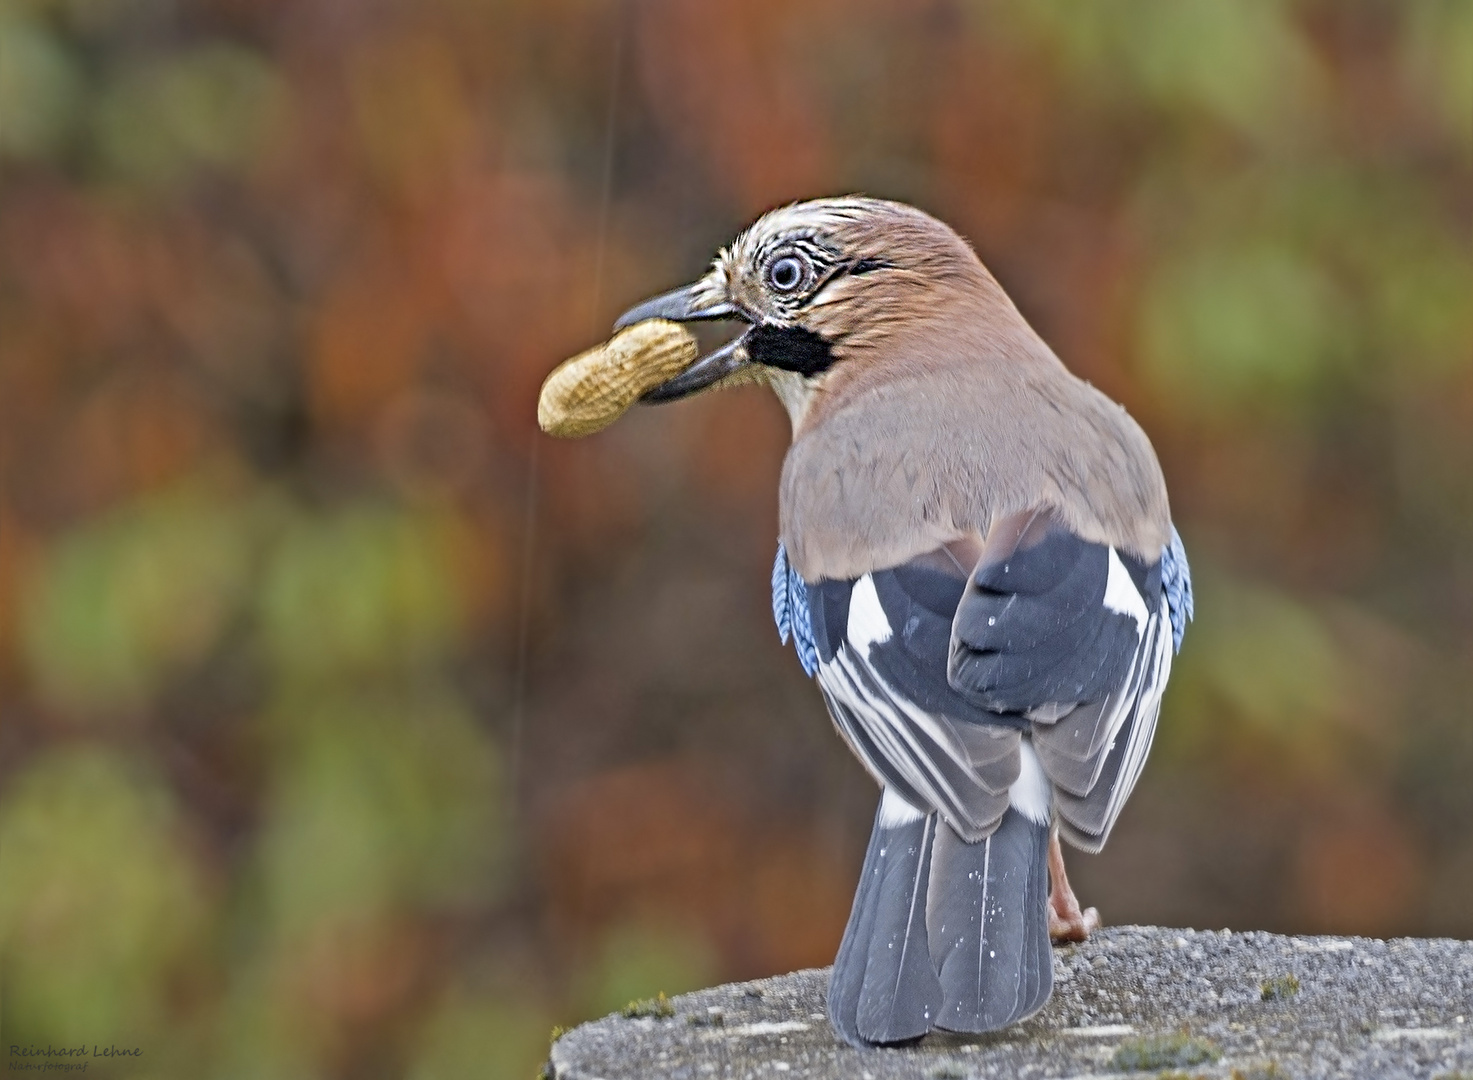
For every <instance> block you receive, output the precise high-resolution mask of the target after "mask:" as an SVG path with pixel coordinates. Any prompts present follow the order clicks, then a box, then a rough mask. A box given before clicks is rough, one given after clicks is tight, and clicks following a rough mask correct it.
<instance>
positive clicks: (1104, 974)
mask: <svg viewBox="0 0 1473 1080" xmlns="http://www.w3.org/2000/svg"><path fill="white" fill-rule="evenodd" d="M1470 902H1473V900H1470ZM1054 978H1055V985H1054V996H1053V998H1052V1000H1050V1002H1049V1003H1048V1005H1047V1006H1045V1007H1044V1009H1043V1011H1042V1012H1040V1013H1039V1014H1038V1015H1037V1016H1035V1017H1033V1018H1032V1019H1031V1020H1028V1021H1025V1022H1024V1023H1022V1024H1019V1025H1017V1026H1015V1027H1013V1028H1010V1029H1008V1030H1006V1031H1001V1032H996V1033H993V1034H991V1035H986V1036H965V1037H963V1036H953V1035H941V1034H938V1035H931V1036H928V1037H927V1038H926V1039H924V1040H923V1041H921V1042H920V1043H919V1044H918V1045H915V1046H912V1047H906V1048H902V1049H881V1050H869V1051H861V1050H855V1049H852V1048H850V1047H848V1046H845V1045H843V1044H841V1043H839V1042H838V1040H837V1039H836V1038H835V1036H834V1034H833V1031H832V1030H831V1029H830V1027H829V1024H828V1021H827V1020H826V1019H825V1017H824V1011H823V1009H824V1005H823V1002H824V994H825V991H826V989H827V986H828V971H827V969H823V970H810V971H799V972H795V973H793V974H791V975H782V976H779V977H777V978H772V979H762V980H759V981H757V982H751V983H737V984H733V985H729V986H718V987H715V988H714V989H711V990H701V991H697V992H696V993H693V994H684V995H681V996H679V997H676V998H672V999H671V1000H670V1002H669V1003H668V1006H667V1007H663V1008H656V1009H654V1010H648V1009H647V1010H645V1011H660V1012H673V1015H669V1016H654V1015H647V1016H641V1017H635V1018H626V1017H624V1016H621V1015H617V1014H616V1015H614V1016H609V1017H605V1018H604V1019H602V1020H597V1021H594V1022H593V1023H589V1024H584V1025H582V1026H581V1027H578V1028H576V1029H574V1030H573V1031H570V1032H568V1033H567V1034H566V1035H564V1036H562V1037H561V1038H560V1039H558V1040H557V1042H556V1043H555V1044H554V1045H553V1047H552V1056H551V1060H550V1061H549V1063H548V1066H547V1068H546V1070H545V1073H544V1075H546V1076H549V1077H554V1078H556V1080H626V1078H634V1077H639V1078H645V1077H651V1078H653V1077H671V1078H682V1080H702V1078H705V1077H711V1078H718V1077H720V1078H725V1077H732V1078H743V1080H746V1078H750V1080H796V1078H798V1077H812V1078H835V1080H839V1078H842V1080H892V1078H901V1077H904V1078H907V1080H908V1078H917V1080H962V1078H970V1077H1019V1078H1034V1077H1039V1078H1042V1077H1078V1078H1084V1077H1100V1078H1107V1077H1108V1078H1109V1080H1125V1078H1129V1077H1160V1076H1163V1075H1164V1076H1167V1077H1171V1078H1172V1080H1185V1078H1195V1077H1198V1076H1202V1077H1211V1078H1214V1080H1217V1078H1221V1080H1230V1078H1231V1080H1283V1078H1290V1077H1292V1078H1296V1080H1309V1078H1331V1077H1368V1078H1369V1077H1374V1078H1377V1080H1402V1078H1410V1077H1416V1078H1429V1080H1431V1078H1448V1080H1473V942H1465V941H1449V940H1421V939H1403V940H1396V941H1378V940H1372V939H1367V938H1293V937H1281V936H1278V935H1274V934H1267V933H1262V932H1247V933H1230V932H1229V931H1226V930H1222V931H1210V930H1209V931H1192V930H1169V929H1160V928H1156V927H1137V926H1124V927H1116V928H1112V929H1106V930H1104V931H1101V932H1099V933H1097V934H1096V935H1095V937H1094V938H1093V939H1092V940H1090V941H1089V942H1087V943H1085V944H1083V945H1079V946H1072V947H1067V948H1061V949H1055V950H1054ZM1296 980H1297V988H1296V982H1295V981H1296Z"/></svg>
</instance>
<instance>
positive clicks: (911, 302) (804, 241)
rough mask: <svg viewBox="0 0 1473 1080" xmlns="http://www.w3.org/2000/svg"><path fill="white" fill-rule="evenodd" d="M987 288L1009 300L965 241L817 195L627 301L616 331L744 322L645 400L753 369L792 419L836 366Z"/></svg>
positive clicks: (865, 205)
mask: <svg viewBox="0 0 1473 1080" xmlns="http://www.w3.org/2000/svg"><path fill="white" fill-rule="evenodd" d="M994 294H995V297H997V298H1001V301H1002V303H1004V304H1007V299H1006V297H1005V296H1003V295H1002V291H1001V289H1000V288H998V286H997V284H996V283H995V282H994V281H993V280H992V277H991V276H990V275H989V274H988V273H987V271H986V269H984V268H983V266H982V263H981V262H980V261H979V260H978V258H977V256H976V254H975V253H974V252H973V251H972V249H971V247H970V246H969V245H968V244H967V242H966V241H965V240H963V239H962V238H961V237H960V236H958V235H957V234H956V233H955V232H954V231H953V230H952V229H951V228H950V227H948V226H947V225H945V224H943V223H942V222H940V221H937V220H936V219H935V218H933V217H931V216H930V215H929V214H925V213H923V212H921V211H920V210H917V209H915V208H914V207H911V206H906V205H905V204H903V203H896V202H888V201H885V200H883V199H869V198H860V197H850V198H840V199H815V200H813V201H811V202H801V203H794V204H792V205H790V206H784V207H781V208H780V209H777V210H773V211H771V212H769V213H767V214H765V215H763V216H762V217H761V218H760V219H758V221H757V222H756V223H755V224H754V225H753V226H752V227H751V228H749V229H748V230H747V231H746V232H744V233H742V234H741V235H740V236H738V237H737V238H736V240H735V241H734V242H733V243H732V244H731V245H730V246H729V247H727V248H726V249H725V250H723V251H722V252H721V253H720V254H719V255H717V256H716V259H715V261H714V262H713V263H712V266H711V270H710V272H709V273H707V274H706V275H705V276H704V277H702V278H701V279H700V280H698V281H696V282H694V283H693V284H690V285H687V286H685V287H683V288H680V289H676V290H674V291H673V292H668V293H665V294H664V295H662V296H657V297H655V298H654V299H652V300H648V301H646V302H644V303H643V304H640V305H638V306H636V307H634V308H631V309H630V310H629V311H627V312H625V313H624V314H623V315H622V316H621V317H620V318H619V320H618V322H617V323H615V327H616V328H622V327H625V326H629V325H631V324H633V323H636V322H639V321H641V320H643V319H651V318H662V319H671V320H674V321H676V322H690V321H695V320H704V319H733V320H740V321H742V322H745V323H747V324H748V326H747V328H746V329H745V330H744V331H743V332H742V333H741V334H739V335H738V336H737V337H736V338H735V339H733V340H732V341H730V342H728V343H727V344H725V345H723V346H722V347H721V348H719V349H716V350H715V351H714V352H712V353H710V354H708V355H706V356H704V357H702V358H700V359H699V360H697V361H696V363H695V364H694V365H692V366H691V367H690V368H687V369H686V370H685V371H684V372H682V373H681V374H679V375H677V376H676V377H675V378H673V379H670V380H669V381H668V382H665V383H662V384H661V385H660V386H657V387H655V388H654V389H653V390H651V391H649V392H648V393H647V394H646V395H645V398H644V400H646V401H652V402H659V401H673V400H675V399H677V398H681V397H685V396H686V395H687V394H691V393H694V392H695V391H697V390H701V389H704V388H705V387H708V386H711V385H712V384H714V383H716V382H719V381H721V380H723V379H727V378H731V377H733V376H737V375H739V374H741V375H747V376H756V377H757V378H758V379H760V380H761V381H765V382H768V383H770V384H771V385H772V387H773V388H774V389H775V390H776V391H777V393H778V396H779V397H781V398H782V399H783V402H784V404H785V405H787V407H788V411H789V412H790V413H791V414H792V415H793V416H794V418H795V421H796V418H797V417H798V416H799V415H801V414H802V412H803V411H804V409H805V408H806V405H807V402H808V401H809V400H810V399H811V398H812V396H813V394H814V393H815V392H817V391H820V390H822V389H823V388H824V386H825V384H826V383H828V382H830V381H831V380H833V379H834V378H836V377H838V376H839V374H840V372H841V371H842V369H843V368H844V367H845V365H849V364H853V363H854V362H855V361H856V360H862V359H863V358H865V357H876V356H879V355H882V354H883V353H884V350H883V348H882V347H883V346H884V345H885V344H886V343H887V342H889V341H892V340H894V339H896V338H897V337H901V336H903V335H905V334H906V333H907V331H909V330H912V329H914V328H917V327H919V326H923V325H926V324H932V325H935V324H934V320H936V319H938V318H939V319H945V318H946V317H947V316H948V315H949V314H950V313H951V309H952V308H953V307H954V306H955V305H957V304H964V303H968V302H971V303H975V302H977V301H978V300H979V299H984V300H985V299H987V298H992V297H994ZM1008 306H1009V307H1011V305H1008Z"/></svg>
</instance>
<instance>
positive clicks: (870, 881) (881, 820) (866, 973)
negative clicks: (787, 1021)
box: [829, 800, 1047, 1046]
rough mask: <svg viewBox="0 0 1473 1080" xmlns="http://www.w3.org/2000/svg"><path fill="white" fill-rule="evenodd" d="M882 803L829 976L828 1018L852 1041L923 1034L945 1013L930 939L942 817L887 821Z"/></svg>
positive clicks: (860, 1043) (893, 1040)
mask: <svg viewBox="0 0 1473 1080" xmlns="http://www.w3.org/2000/svg"><path fill="white" fill-rule="evenodd" d="M880 806H881V809H880V811H878V812H877V813H876V815H875V827H874V831H873V832H871V833H870V838H869V850H868V851H866V852H865V855H864V870H863V871H862V872H861V874H860V878H859V889H858V891H857V892H856V893H855V894H854V907H853V909H852V910H851V911H850V913H849V925H848V926H846V927H845V928H844V939H843V941H842V942H841V943H840V944H839V956H838V958H837V959H836V960H835V961H834V971H833V975H832V976H831V977H830V979H829V1021H830V1022H831V1023H832V1024H833V1026H834V1030H835V1031H837V1032H838V1033H839V1036H840V1037H841V1038H842V1039H843V1040H844V1041H845V1042H847V1043H850V1044H851V1045H854V1046H869V1045H874V1044H876V1043H897V1042H905V1041H906V1040H909V1039H915V1038H919V1037H920V1036H922V1035H924V1034H926V1033H927V1032H928V1031H930V1030H931V1028H932V1027H934V1026H935V1024H936V1017H937V1014H938V1013H939V1012H940V1010H941V982H940V980H939V979H937V977H936V968H935V967H934V966H933V965H932V962H931V950H930V946H929V945H928V944H927V940H926V892H927V888H928V885H929V882H930V881H931V880H932V867H931V849H932V845H933V844H934V843H935V840H936V835H937V830H938V826H939V825H940V822H939V821H938V819H937V816H936V815H935V814H929V815H926V816H925V817H917V818H914V819H913V820H910V821H904V822H902V823H898V824H897V823H894V822H893V821H889V822H887V821H886V820H885V813H884V806H885V803H884V800H882V801H881V804H880ZM941 829H942V831H945V832H949V831H950V830H948V829H946V828H945V827H944V826H942V827H941ZM1044 942H1045V944H1047V936H1045V939H1044Z"/></svg>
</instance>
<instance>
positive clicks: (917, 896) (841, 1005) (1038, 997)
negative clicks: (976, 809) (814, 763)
mask: <svg viewBox="0 0 1473 1080" xmlns="http://www.w3.org/2000/svg"><path fill="white" fill-rule="evenodd" d="M1047 905H1048V826H1047V825H1046V824H1038V823H1035V822H1034V821H1032V820H1030V819H1029V818H1028V817H1026V816H1025V815H1023V814H1022V813H1020V812H1019V811H1018V810H1016V809H1012V808H1009V810H1008V811H1007V813H1006V814H1004V815H1003V818H1002V822H1001V823H1000V824H999V825H998V827H997V830H996V831H995V832H994V833H993V834H992V835H991V836H989V837H987V838H986V839H984V840H979V841H977V842H976V843H967V842H966V841H965V840H963V839H962V838H961V836H959V835H958V834H957V833H956V832H955V831H954V830H953V829H952V828H951V826H950V825H948V824H946V823H945V822H944V821H942V820H941V819H940V818H939V817H938V816H937V815H936V814H929V815H922V814H921V812H920V811H919V810H915V809H914V808H912V807H910V806H909V805H907V804H906V803H904V802H903V801H902V800H900V799H899V798H898V797H897V796H895V795H894V794H893V793H890V792H886V794H885V798H884V799H883V800H882V801H881V804H880V810H879V813H878V814H877V815H876V818H875V827H874V831H873V832H872V833H871V834H870V842H869V850H868V851H867V852H866V853H865V858H864V870H863V873H862V875H861V877H860V882H859V889H858V891H857V892H856V894H855V897H854V907H853V910H852V911H851V912H850V914H849V925H848V926H847V927H846V928H845V930H844V939H843V942H842V943H841V944H840V946H839V955H838V958H837V959H836V960H835V961H834V971H833V975H832V977H831V979H830V982H829V1002H828V1004H829V1019H830V1021H831V1022H832V1024H833V1026H834V1029H835V1031H837V1032H838V1033H839V1035H840V1037H841V1038H843V1039H844V1040H845V1041H846V1042H848V1043H851V1044H853V1045H855V1046H867V1045H873V1044H876V1043H896V1042H904V1041H906V1040H909V1039H915V1038H918V1037H920V1036H922V1035H925V1034H926V1033H927V1032H929V1031H930V1030H932V1029H933V1028H938V1027H939V1028H945V1029H947V1030H949V1031H963V1032H983V1031H995V1030H997V1029H998V1028H1002V1027H1006V1026H1007V1025H1008V1024H1012V1023H1015V1022H1017V1021H1019V1020H1022V1019H1024V1018H1026V1017H1028V1016H1031V1015H1032V1014H1033V1013H1035V1012H1037V1011H1038V1010H1039V1009H1040V1008H1042V1007H1043V1005H1044V1003H1045V1002H1046V1001H1048V998H1049V994H1050V993H1052V992H1053V985H1054V969H1053V950H1052V947H1051V945H1050V942H1049V936H1048V914H1047Z"/></svg>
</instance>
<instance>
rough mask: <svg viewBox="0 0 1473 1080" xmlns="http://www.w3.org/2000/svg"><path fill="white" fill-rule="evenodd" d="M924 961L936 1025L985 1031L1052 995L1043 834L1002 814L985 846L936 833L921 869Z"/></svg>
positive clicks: (1015, 815) (1017, 816)
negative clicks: (929, 963)
mask: <svg viewBox="0 0 1473 1080" xmlns="http://www.w3.org/2000/svg"><path fill="white" fill-rule="evenodd" d="M929 892H930V913H929V915H928V918H927V920H926V921H927V926H928V931H929V936H930V941H931V954H932V957H933V959H934V961H935V965H936V968H937V970H938V971H939V972H940V979H941V989H942V995H943V1005H942V1008H941V1012H940V1015H939V1016H938V1017H937V1020H936V1026H937V1027H942V1028H945V1029H947V1030H948V1031H964V1032H973V1033H975V1032H983V1031H995V1030H997V1029H998V1028H1002V1027H1006V1026H1007V1025H1008V1024H1012V1023H1015V1022H1017V1021H1019V1020H1022V1019H1024V1018H1025V1017H1028V1016H1031V1015H1032V1014H1033V1013H1035V1012H1037V1011H1038V1010H1039V1009H1040V1008H1042V1007H1043V1004H1044V1002H1046V1001H1048V998H1049V994H1050V993H1052V992H1053V986H1054V969H1053V954H1052V948H1051V945H1050V942H1049V936H1048V915H1047V904H1048V826H1047V825H1041V824H1037V823H1035V822H1033V821H1030V820H1029V819H1028V818H1027V817H1025V816H1024V815H1022V814H1021V813H1019V812H1018V811H1017V810H1015V809H1009V810H1008V812H1007V813H1006V814H1005V815H1004V816H1003V819H1002V823H1001V824H1000V825H999V826H998V828H997V831H996V832H994V833H993V834H992V835H991V836H990V837H988V838H987V839H986V840H981V841H978V842H977V843H973V844H968V843H966V842H965V841H964V840H962V839H961V837H959V836H958V835H957V834H956V833H954V832H952V830H951V829H950V828H948V827H947V826H945V825H944V824H943V825H942V826H941V828H940V831H939V835H938V836H937V838H936V842H935V845H934V848H933V853H932V860H931V881H930V885H929Z"/></svg>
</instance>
